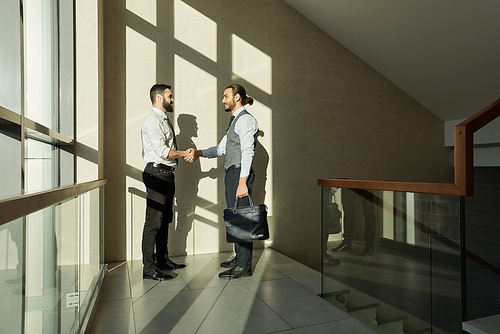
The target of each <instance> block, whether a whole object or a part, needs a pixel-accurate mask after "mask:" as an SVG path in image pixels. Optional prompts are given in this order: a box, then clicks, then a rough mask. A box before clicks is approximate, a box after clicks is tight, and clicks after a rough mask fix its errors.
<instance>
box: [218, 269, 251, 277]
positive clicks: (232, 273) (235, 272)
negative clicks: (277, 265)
mask: <svg viewBox="0 0 500 334" xmlns="http://www.w3.org/2000/svg"><path fill="white" fill-rule="evenodd" d="M250 276H252V268H243V267H240V266H235V267H233V268H232V269H230V270H226V271H223V272H221V273H220V274H219V277H220V278H223V279H236V278H240V277H250Z"/></svg>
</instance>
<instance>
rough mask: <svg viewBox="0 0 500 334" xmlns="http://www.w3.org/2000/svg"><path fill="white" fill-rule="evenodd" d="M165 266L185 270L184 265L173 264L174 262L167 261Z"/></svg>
mask: <svg viewBox="0 0 500 334" xmlns="http://www.w3.org/2000/svg"><path fill="white" fill-rule="evenodd" d="M167 266H169V267H171V268H173V269H182V268H186V265H185V264H184V263H180V264H179V263H175V262H174V261H172V260H170V259H167Z"/></svg>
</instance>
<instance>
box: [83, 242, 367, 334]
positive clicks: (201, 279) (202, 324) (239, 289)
mask: <svg viewBox="0 0 500 334" xmlns="http://www.w3.org/2000/svg"><path fill="white" fill-rule="evenodd" d="M230 255H231V254H230V253H216V254H203V255H194V256H187V257H186V258H173V260H174V261H176V262H185V263H186V264H187V267H186V268H183V269H179V270H177V274H178V277H176V278H175V279H173V280H170V281H164V282H155V281H149V280H143V279H142V264H141V262H140V261H132V262H124V263H117V264H112V265H110V266H108V270H109V272H108V273H107V279H106V282H105V284H104V286H103V291H102V295H101V297H100V300H99V303H98V304H96V306H95V307H96V311H97V312H96V316H95V321H94V323H93V326H92V329H91V333H96V334H97V333H145V334H146V333H199V334H209V333H217V334H221V333H222V334H224V333H231V334H237V333H248V334H254V333H290V334H305V333H310V334H313V333H314V334H316V333H356V334H363V333H375V332H374V331H373V330H371V329H370V328H368V327H366V326H365V325H363V324H362V323H360V322H359V321H357V320H355V319H353V318H351V317H350V316H349V315H347V314H346V313H344V312H342V311H341V310H339V309H337V308H336V307H334V306H332V305H331V304H329V303H328V302H326V301H325V300H323V299H322V298H320V297H318V296H317V294H318V293H319V292H320V274H319V273H318V272H316V271H314V270H312V269H310V268H308V267H306V266H304V265H302V264H300V263H297V262H295V261H293V260H291V259H290V258H288V257H286V256H284V255H282V254H280V253H278V252H276V251H274V250H272V249H265V250H262V249H261V250H255V251H254V274H253V276H252V277H248V278H240V279H237V280H230V281H228V280H222V279H220V278H218V277H217V274H218V273H219V272H220V271H221V270H222V268H221V267H220V262H221V261H224V260H226V259H228V257H229V256H230Z"/></svg>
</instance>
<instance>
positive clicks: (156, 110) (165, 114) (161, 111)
mask: <svg viewBox="0 0 500 334" xmlns="http://www.w3.org/2000/svg"><path fill="white" fill-rule="evenodd" d="M153 111H154V112H155V113H156V114H158V115H159V116H162V117H164V118H167V113H165V112H163V110H161V109H158V108H155V107H153Z"/></svg>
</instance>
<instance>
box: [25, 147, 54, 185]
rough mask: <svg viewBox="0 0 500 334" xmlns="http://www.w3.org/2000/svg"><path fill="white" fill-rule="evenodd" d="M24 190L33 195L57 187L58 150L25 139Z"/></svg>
mask: <svg viewBox="0 0 500 334" xmlns="http://www.w3.org/2000/svg"><path fill="white" fill-rule="evenodd" d="M25 155H26V157H25V168H26V172H25V180H26V182H25V190H26V192H29V193H33V192H37V191H42V190H47V189H52V188H55V187H57V184H58V180H57V179H58V176H59V173H58V171H57V166H58V148H57V147H54V146H52V145H50V144H46V143H42V142H39V141H38V140H34V139H29V138H26V151H25Z"/></svg>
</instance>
